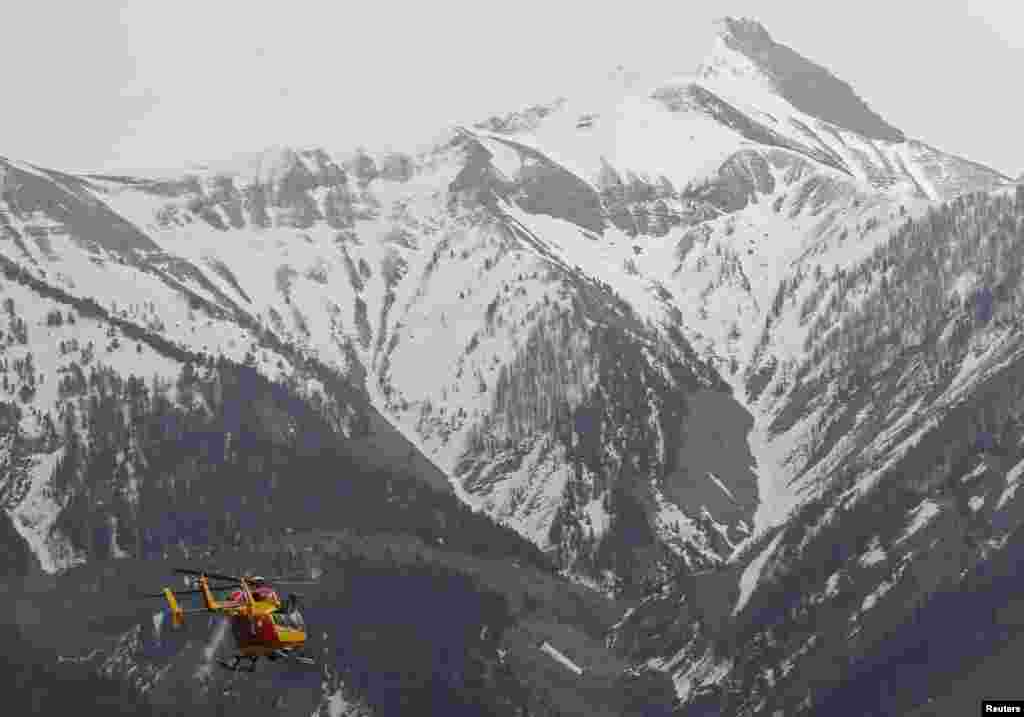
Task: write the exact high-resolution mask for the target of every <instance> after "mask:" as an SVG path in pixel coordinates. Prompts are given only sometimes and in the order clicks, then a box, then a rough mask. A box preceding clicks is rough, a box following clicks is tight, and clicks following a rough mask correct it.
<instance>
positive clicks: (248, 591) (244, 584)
mask: <svg viewBox="0 0 1024 717" xmlns="http://www.w3.org/2000/svg"><path fill="white" fill-rule="evenodd" d="M174 572H175V573H176V574H178V575H186V576H189V577H190V578H192V582H193V584H195V585H198V587H197V588H195V589H191V590H171V589H170V588H164V589H163V590H162V591H161V592H159V593H147V594H145V595H143V597H148V598H164V599H166V600H167V604H168V605H169V606H170V609H171V624H172V625H173V626H174V627H181V626H183V625H184V624H185V615H189V614H196V613H216V614H220V615H225V616H227V617H229V618H230V620H231V631H232V635H233V637H234V639H235V643H236V645H237V647H238V654H236V655H235V656H234V662H231V663H228V662H227V661H226V660H218V663H220V665H221V666H223V667H225V668H227V669H228V670H231V671H233V672H238V671H239V669H240V668H239V666H238V664H239V663H240V662H241V661H242V660H243V659H248V660H249V668H248V671H249V672H255V671H256V662H257V661H258V660H259V659H260V658H261V657H265V658H267V659H268V660H269V661H271V662H275V661H277V660H287V661H290V662H295V663H299V664H303V665H313V664H315V662H314V661H313V660H312V659H310V658H308V657H304V656H302V655H301V654H300V650H301V649H302V648H303V646H304V645H305V643H306V625H305V622H304V621H303V619H302V614H301V613H300V612H299V610H298V596H297V595H295V594H292V595H289V597H288V602H287V607H286V605H285V604H284V603H282V602H281V598H280V597H279V596H278V594H277V591H276V590H274V588H273V587H271V585H270V584H271V583H282V584H286V585H299V584H312V583H315V582H316V581H311V580H288V579H286V578H264V577H261V576H259V575H244V576H235V575H224V574H221V573H213V572H206V571H203V570H190V569H185V568H179V569H176V570H175V571H174ZM210 580H215V581H218V583H223V584H216V585H211V584H210ZM223 590H233V592H232V593H231V595H230V597H229V598H228V599H227V600H223V601H219V600H217V599H216V598H215V597H214V592H215V591H217V592H219V591H223ZM196 594H198V595H201V596H202V599H203V607H201V608H196V609H189V610H185V609H182V608H181V606H180V605H179V604H178V599H177V598H178V596H181V595H196Z"/></svg>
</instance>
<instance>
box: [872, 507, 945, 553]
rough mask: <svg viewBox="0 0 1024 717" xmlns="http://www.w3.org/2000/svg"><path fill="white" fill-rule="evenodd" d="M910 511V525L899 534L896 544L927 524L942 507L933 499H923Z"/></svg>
mask: <svg viewBox="0 0 1024 717" xmlns="http://www.w3.org/2000/svg"><path fill="white" fill-rule="evenodd" d="M910 512H911V514H912V515H913V516H914V517H913V519H912V521H911V523H910V525H909V526H907V529H906V530H905V531H904V532H903V535H901V536H900V538H899V539H898V540H897V541H896V544H897V545H898V544H899V543H902V542H903V541H904V540H906V539H907V538H909V537H910V536H912V535H913V534H914V533H916V532H917V531H919V530H921V528H923V527H924V526H926V525H928V523H930V522H931V521H932V520H933V519H934V518H935V517H936V516H938V515H939V514H940V513H941V512H942V507H941V506H940V505H939V504H938V503H936V502H935V501H933V500H923V501H921V504H920V505H918V506H917V507H916V508H914V509H913V510H912V511H910ZM883 557H884V556H883Z"/></svg>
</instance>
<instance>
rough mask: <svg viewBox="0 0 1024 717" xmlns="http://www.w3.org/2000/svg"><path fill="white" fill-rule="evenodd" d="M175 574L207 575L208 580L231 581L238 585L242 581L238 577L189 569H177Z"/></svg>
mask: <svg viewBox="0 0 1024 717" xmlns="http://www.w3.org/2000/svg"><path fill="white" fill-rule="evenodd" d="M174 572H175V573H177V574H178V575H193V576H195V577H199V576H200V575H205V576H206V577H207V578H209V579H212V580H229V581H231V582H232V583H235V584H238V583H240V582H241V581H242V578H240V577H238V576H237V575H223V574H221V573H208V572H206V571H205V570H190V569H188V568H175V569H174Z"/></svg>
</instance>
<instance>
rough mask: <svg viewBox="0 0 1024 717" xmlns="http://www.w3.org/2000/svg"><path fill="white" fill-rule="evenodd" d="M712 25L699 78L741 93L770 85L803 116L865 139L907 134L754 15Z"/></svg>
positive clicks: (728, 91)
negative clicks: (713, 31) (778, 38)
mask: <svg viewBox="0 0 1024 717" xmlns="http://www.w3.org/2000/svg"><path fill="white" fill-rule="evenodd" d="M716 30H717V33H716V36H715V41H714V43H713V46H712V49H711V52H710V54H709V55H708V57H707V58H706V59H705V60H704V62H702V63H701V64H700V66H699V67H698V68H697V77H698V78H699V79H700V80H701V81H703V82H705V83H709V84H712V85H715V89H721V90H724V91H725V92H726V94H729V95H732V96H739V97H744V96H748V95H750V94H753V95H754V96H755V97H757V96H760V95H762V94H763V93H764V91H765V90H769V91H770V92H771V93H772V94H775V95H777V96H778V97H781V98H782V99H784V100H785V101H786V102H788V103H789V104H790V105H792V106H793V107H795V108H796V109H798V110H800V111H801V112H803V113H805V114H807V115H811V116H813V117H817V118H819V119H822V120H825V121H826V122H830V123H832V124H834V125H836V126H838V127H842V128H845V129H847V130H851V131H853V132H857V133H858V134H861V135H863V136H864V137H867V138H868V139H875V140H885V141H888V142H902V141H903V140H904V139H905V137H904V134H903V132H902V131H900V130H899V129H897V128H896V127H893V126H892V125H890V124H889V123H888V122H886V121H885V120H884V119H883V118H882V117H881V116H879V115H878V114H877V113H875V112H874V111H873V110H872V109H871V108H870V107H868V106H867V104H866V103H865V102H864V100H862V99H861V98H860V97H858V96H857V94H856V93H855V92H854V90H853V88H852V87H851V86H850V85H849V84H848V83H846V82H844V81H843V80H841V79H839V78H838V77H836V76H835V75H833V74H832V73H831V72H830V71H829V70H828V69H826V68H825V67H823V66H821V65H819V64H817V63H815V62H813V61H812V60H809V59H807V58H806V57H804V56H802V55H800V54H799V53H798V52H796V51H795V50H793V49H791V48H789V47H787V46H786V45H783V44H780V43H778V42H776V41H775V40H774V39H772V37H771V35H770V34H769V33H768V31H767V30H766V29H765V27H764V26H763V25H762V24H761V23H759V22H757V21H756V20H751V19H747V18H742V19H736V18H732V17H725V18H723V19H721V20H718V21H717V22H716ZM719 86H720V87H719Z"/></svg>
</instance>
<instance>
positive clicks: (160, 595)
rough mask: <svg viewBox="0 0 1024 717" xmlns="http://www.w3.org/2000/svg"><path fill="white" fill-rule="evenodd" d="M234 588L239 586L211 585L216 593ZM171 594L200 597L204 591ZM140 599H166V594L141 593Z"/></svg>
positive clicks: (175, 591)
mask: <svg viewBox="0 0 1024 717" xmlns="http://www.w3.org/2000/svg"><path fill="white" fill-rule="evenodd" d="M234 587H237V585H211V586H210V590H211V591H214V592H215V591H218V590H230V589H231V588H234ZM171 592H172V593H173V594H174V595H199V594H200V593H202V592H203V591H202V589H197V590H171ZM139 597H146V598H162V597H164V594H163V593H162V592H160V593H141V594H140V595H139Z"/></svg>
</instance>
